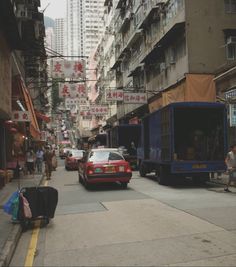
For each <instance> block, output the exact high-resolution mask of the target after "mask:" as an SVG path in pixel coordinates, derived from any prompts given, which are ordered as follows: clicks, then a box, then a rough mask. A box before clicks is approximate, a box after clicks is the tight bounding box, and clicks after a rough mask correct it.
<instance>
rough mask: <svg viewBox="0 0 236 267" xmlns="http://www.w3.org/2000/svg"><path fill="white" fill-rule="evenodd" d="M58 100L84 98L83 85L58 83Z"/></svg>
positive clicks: (85, 91)
mask: <svg viewBox="0 0 236 267" xmlns="http://www.w3.org/2000/svg"><path fill="white" fill-rule="evenodd" d="M59 97H60V98H68V97H69V98H86V97H87V90H86V85H85V83H60V84H59Z"/></svg>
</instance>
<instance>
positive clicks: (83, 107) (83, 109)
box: [79, 105, 90, 111]
mask: <svg viewBox="0 0 236 267" xmlns="http://www.w3.org/2000/svg"><path fill="white" fill-rule="evenodd" d="M79 109H80V111H89V110H90V106H89V105H87V106H85V105H81V106H80V107H79Z"/></svg>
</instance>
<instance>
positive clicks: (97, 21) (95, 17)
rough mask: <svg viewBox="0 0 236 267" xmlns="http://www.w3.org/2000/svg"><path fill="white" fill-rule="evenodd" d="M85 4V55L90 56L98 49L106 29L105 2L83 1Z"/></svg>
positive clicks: (101, 0)
mask: <svg viewBox="0 0 236 267" xmlns="http://www.w3.org/2000/svg"><path fill="white" fill-rule="evenodd" d="M83 1H84V2H85V14H84V17H85V28H84V35H85V40H86V42H85V55H86V56H90V55H91V53H92V52H93V51H94V50H95V48H96V47H97V45H98V43H99V41H100V38H101V35H102V33H103V29H104V21H103V13H104V0H83Z"/></svg>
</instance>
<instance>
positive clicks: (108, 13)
mask: <svg viewBox="0 0 236 267" xmlns="http://www.w3.org/2000/svg"><path fill="white" fill-rule="evenodd" d="M114 3H117V1H115V2H114ZM118 13H119V12H118V10H116V8H115V6H113V4H112V0H107V1H105V3H104V15H103V18H104V32H103V35H102V38H101V41H100V43H99V45H98V47H97V50H96V53H95V59H96V61H97V82H96V89H97V91H98V92H99V95H98V98H97V99H96V101H97V102H100V103H101V104H104V103H105V102H106V99H105V91H106V90H107V89H111V90H112V89H115V88H116V73H115V70H112V69H111V67H112V66H113V65H114V64H115V35H114V33H115V19H116V16H117V15H118ZM106 104H109V117H112V116H113V115H115V114H116V112H117V106H116V103H112V102H111V103H106Z"/></svg>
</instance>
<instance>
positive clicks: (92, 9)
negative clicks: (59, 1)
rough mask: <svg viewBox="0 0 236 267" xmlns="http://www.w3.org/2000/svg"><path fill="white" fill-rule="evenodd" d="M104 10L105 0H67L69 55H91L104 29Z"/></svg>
mask: <svg viewBox="0 0 236 267" xmlns="http://www.w3.org/2000/svg"><path fill="white" fill-rule="evenodd" d="M103 10H104V1H103V0H67V16H66V17H67V19H66V32H67V42H68V43H67V49H68V50H67V55H71V56H87V57H89V56H90V55H91V53H92V52H93V51H94V49H95V48H96V47H97V45H98V43H99V40H100V37H101V34H102V31H103V21H102V16H103Z"/></svg>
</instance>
